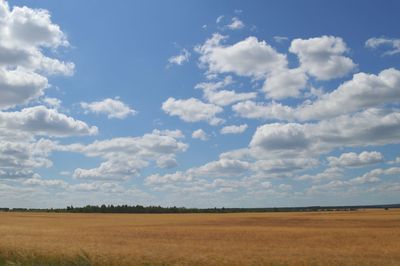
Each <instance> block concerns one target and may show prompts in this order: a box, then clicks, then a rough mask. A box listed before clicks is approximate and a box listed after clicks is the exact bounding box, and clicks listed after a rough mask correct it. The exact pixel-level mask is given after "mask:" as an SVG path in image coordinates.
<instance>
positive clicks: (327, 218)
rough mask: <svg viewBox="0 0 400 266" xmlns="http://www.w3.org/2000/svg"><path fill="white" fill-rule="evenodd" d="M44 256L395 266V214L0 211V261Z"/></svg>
mask: <svg viewBox="0 0 400 266" xmlns="http://www.w3.org/2000/svg"><path fill="white" fill-rule="evenodd" d="M47 259H48V261H50V262H51V261H53V262H54V263H55V261H57V260H58V261H64V260H65V261H67V260H71V261H73V260H74V259H75V260H79V259H81V264H82V265H84V264H85V263H86V264H93V265H142V264H145V265H204V264H206V265H400V210H388V211H385V210H360V211H355V212H308V213H235V214H68V213H65V214H58V213H0V264H6V263H10V261H14V262H15V261H18V260H19V261H20V262H22V263H20V265H21V264H22V265H24V264H26V262H27V261H29V260H32V261H34V260H37V261H39V260H43V261H45V260H47ZM17 264H18V263H17ZM34 264H35V263H33V264H31V265H34ZM76 264H79V263H76ZM13 265H14V264H13Z"/></svg>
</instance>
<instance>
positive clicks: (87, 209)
mask: <svg viewBox="0 0 400 266" xmlns="http://www.w3.org/2000/svg"><path fill="white" fill-rule="evenodd" d="M357 209H358V208H355V207H351V206H335V207H322V206H311V207H280V208H277V207H273V208H224V207H222V208H217V207H215V208H185V207H176V206H173V207H161V206H142V205H112V204H111V205H105V204H103V205H100V206H99V205H86V206H84V207H74V206H72V205H71V206H67V207H66V208H49V209H36V208H0V211H5V212H62V213H237V212H310V211H314V212H315V211H356V210H357Z"/></svg>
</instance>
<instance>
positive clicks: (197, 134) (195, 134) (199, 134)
mask: <svg viewBox="0 0 400 266" xmlns="http://www.w3.org/2000/svg"><path fill="white" fill-rule="evenodd" d="M192 138H194V139H200V140H202V141H206V140H208V136H207V134H206V132H204V130H203V129H197V130H195V131H193V133H192Z"/></svg>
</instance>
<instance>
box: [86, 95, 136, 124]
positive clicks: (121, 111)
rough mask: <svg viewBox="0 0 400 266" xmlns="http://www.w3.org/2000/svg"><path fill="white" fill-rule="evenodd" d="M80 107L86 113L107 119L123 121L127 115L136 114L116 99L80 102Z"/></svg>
mask: <svg viewBox="0 0 400 266" xmlns="http://www.w3.org/2000/svg"><path fill="white" fill-rule="evenodd" d="M80 105H81V107H82V108H83V109H84V110H85V111H86V112H92V113H97V114H106V115H107V117H108V118H118V119H124V118H126V117H128V116H129V115H135V114H136V113H137V112H136V111H135V110H133V109H132V108H130V107H129V106H128V105H127V104H125V103H123V102H122V101H120V100H118V99H110V98H107V99H104V100H102V101H99V102H92V103H86V102H81V103H80Z"/></svg>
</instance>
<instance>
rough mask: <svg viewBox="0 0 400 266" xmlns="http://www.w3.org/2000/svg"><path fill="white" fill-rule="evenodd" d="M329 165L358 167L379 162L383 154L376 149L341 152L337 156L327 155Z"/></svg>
mask: <svg viewBox="0 0 400 266" xmlns="http://www.w3.org/2000/svg"><path fill="white" fill-rule="evenodd" d="M327 159H328V162H329V165H331V166H339V167H358V166H364V165H368V164H375V163H380V162H382V161H383V155H382V154H381V153H380V152H377V151H371V152H368V151H363V152H361V153H360V154H357V153H354V152H348V153H342V154H341V155H340V156H339V157H333V156H329V157H327Z"/></svg>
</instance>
